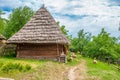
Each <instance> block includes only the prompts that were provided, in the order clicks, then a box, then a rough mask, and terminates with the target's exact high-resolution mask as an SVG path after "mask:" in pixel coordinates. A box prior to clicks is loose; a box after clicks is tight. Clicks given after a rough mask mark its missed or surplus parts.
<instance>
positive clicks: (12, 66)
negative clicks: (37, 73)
mask: <svg viewBox="0 0 120 80" xmlns="http://www.w3.org/2000/svg"><path fill="white" fill-rule="evenodd" d="M30 69H31V66H30V65H28V64H26V65H25V66H24V65H21V64H20V63H7V64H5V65H4V66H2V69H1V71H3V72H4V73H9V72H12V71H19V72H22V71H23V72H26V71H29V70H30Z"/></svg>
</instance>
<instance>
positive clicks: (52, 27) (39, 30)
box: [7, 7, 70, 44]
mask: <svg viewBox="0 0 120 80" xmlns="http://www.w3.org/2000/svg"><path fill="white" fill-rule="evenodd" d="M7 43H60V44H69V43H70V42H69V40H68V39H67V38H66V36H65V35H64V34H63V33H62V31H61V30H60V27H59V26H58V25H57V23H56V21H55V20H54V18H53V17H52V16H51V14H50V13H49V12H48V11H47V9H46V8H45V7H41V8H40V9H39V10H38V11H37V12H36V13H35V15H34V16H33V17H32V18H31V19H30V21H28V23H26V24H25V25H24V26H23V27H22V28H21V29H20V30H19V31H18V32H17V33H16V34H14V35H13V36H12V37H11V38H10V39H8V41H7Z"/></svg>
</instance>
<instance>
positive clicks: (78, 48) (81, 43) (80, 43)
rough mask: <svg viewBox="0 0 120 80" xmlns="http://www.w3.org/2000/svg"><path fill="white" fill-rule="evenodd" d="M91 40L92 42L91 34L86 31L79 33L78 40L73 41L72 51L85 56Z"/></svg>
mask: <svg viewBox="0 0 120 80" xmlns="http://www.w3.org/2000/svg"><path fill="white" fill-rule="evenodd" d="M90 40H91V33H89V32H84V30H83V29H82V30H80V31H79V32H78V37H77V38H73V39H71V46H70V50H71V51H74V52H80V53H81V54H83V53H84V50H85V48H86V46H87V44H88V43H89V41H90Z"/></svg>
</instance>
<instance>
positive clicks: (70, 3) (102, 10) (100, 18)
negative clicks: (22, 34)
mask: <svg viewBox="0 0 120 80" xmlns="http://www.w3.org/2000/svg"><path fill="white" fill-rule="evenodd" d="M44 3H45V6H46V7H47V9H48V10H49V11H50V12H51V14H52V15H53V16H54V18H55V19H56V21H60V22H61V24H64V25H65V26H66V28H67V29H68V30H69V31H70V33H71V34H72V33H73V34H74V35H75V34H77V32H78V31H79V29H85V31H88V32H92V33H93V34H98V33H99V32H100V29H101V28H102V27H104V28H105V30H107V31H108V32H109V33H111V35H114V36H119V35H120V33H119V32H118V27H119V22H120V6H116V3H115V2H111V1H110V0H54V1H53V0H44ZM42 4H43V0H0V7H4V6H8V7H10V8H16V7H19V6H25V5H27V6H29V7H31V8H32V9H33V10H35V11H36V10H38V9H39V7H40V6H41V5H42ZM110 5H112V6H110ZM114 5H115V6H114ZM9 14H10V13H9V12H7V14H6V15H4V16H3V17H5V18H6V17H7V16H8V15H9ZM65 15H73V16H72V17H71V16H65ZM82 15H88V16H85V17H83V18H79V16H81V17H82ZM74 16H78V18H74Z"/></svg>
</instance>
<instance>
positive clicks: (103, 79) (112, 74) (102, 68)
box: [84, 58, 120, 80]
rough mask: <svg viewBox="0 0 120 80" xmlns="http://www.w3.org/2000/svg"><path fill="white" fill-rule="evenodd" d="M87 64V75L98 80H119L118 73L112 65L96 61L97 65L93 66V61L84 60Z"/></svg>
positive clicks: (119, 72)
mask: <svg viewBox="0 0 120 80" xmlns="http://www.w3.org/2000/svg"><path fill="white" fill-rule="evenodd" d="M84 59H85V60H86V62H87V67H88V71H87V73H88V75H89V76H96V77H98V78H99V79H100V80H120V71H118V69H117V68H116V66H115V65H113V64H107V63H103V62H100V61H98V63H97V64H93V60H92V59H89V58H84Z"/></svg>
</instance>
